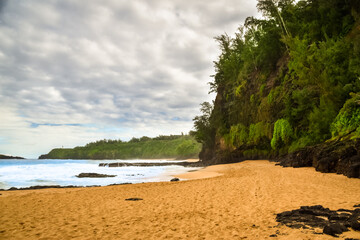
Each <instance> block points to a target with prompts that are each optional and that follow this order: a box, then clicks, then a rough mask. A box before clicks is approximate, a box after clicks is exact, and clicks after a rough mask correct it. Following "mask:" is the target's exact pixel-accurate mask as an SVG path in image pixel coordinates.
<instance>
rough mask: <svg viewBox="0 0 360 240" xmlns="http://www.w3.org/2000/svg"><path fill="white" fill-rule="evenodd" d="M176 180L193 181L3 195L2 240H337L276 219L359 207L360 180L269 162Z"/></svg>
mask: <svg viewBox="0 0 360 240" xmlns="http://www.w3.org/2000/svg"><path fill="white" fill-rule="evenodd" d="M178 177H179V178H181V179H194V180H189V181H180V182H162V183H144V184H135V185H120V186H107V187H94V188H76V189H66V188H65V189H43V190H23V191H7V192H0V193H1V194H2V195H0V239H166V238H167V239H339V238H334V237H331V236H327V235H316V234H313V231H310V230H307V229H291V228H288V227H286V226H279V225H278V223H277V222H276V221H275V217H276V216H275V214H276V213H280V212H283V211H287V210H293V209H297V208H299V207H300V206H304V205H307V206H309V205H318V204H320V205H323V206H324V207H328V208H330V209H334V210H336V209H339V208H346V209H353V208H352V207H353V205H355V204H359V203H360V179H349V178H347V177H345V176H342V175H336V174H324V173H319V172H315V170H314V169H313V168H297V169H295V168H282V167H280V166H275V164H274V163H270V162H268V161H245V162H242V163H237V164H228V165H218V166H211V167H208V168H206V169H202V170H200V171H198V172H191V173H187V174H185V175H179V176H178ZM196 178H201V179H196ZM127 198H142V199H143V200H140V201H125V199H127ZM272 234H276V235H277V237H270V235H272ZM346 237H352V238H360V232H355V231H351V232H346V233H344V234H343V235H341V237H340V239H344V238H346Z"/></svg>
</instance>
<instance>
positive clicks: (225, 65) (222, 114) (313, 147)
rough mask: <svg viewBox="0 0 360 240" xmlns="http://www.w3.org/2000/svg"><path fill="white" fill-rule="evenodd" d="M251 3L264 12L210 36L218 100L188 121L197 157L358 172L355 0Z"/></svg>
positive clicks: (359, 28) (359, 61) (359, 48)
mask: <svg viewBox="0 0 360 240" xmlns="http://www.w3.org/2000/svg"><path fill="white" fill-rule="evenodd" d="M257 6H258V9H259V11H261V12H262V13H263V18H262V19H256V18H254V17H249V18H247V19H246V21H245V23H244V25H243V26H241V27H240V28H239V30H238V32H237V33H236V34H235V37H234V38H231V37H229V36H228V35H226V34H225V35H221V36H219V37H217V38H216V40H217V41H218V42H219V45H220V49H221V51H222V52H221V54H220V56H219V57H218V59H217V60H216V61H215V62H214V63H215V74H214V80H213V82H211V91H214V92H216V94H217V95H216V99H215V101H214V102H213V104H209V103H203V104H202V108H201V111H202V112H203V115H201V116H197V117H196V118H195V119H194V127H195V131H194V133H193V134H194V136H195V137H196V139H197V140H198V141H200V142H201V143H203V148H202V150H201V152H200V159H202V160H203V161H204V162H205V163H208V164H214V163H228V162H238V161H241V160H244V159H260V158H270V159H276V160H278V161H280V162H281V164H282V165H284V166H298V167H300V166H314V167H316V169H317V170H319V171H323V172H338V173H342V174H345V175H347V176H349V177H350V176H351V177H360V176H359V173H356V172H357V171H358V167H357V166H358V165H359V164H360V157H359V155H360V148H359V144H358V142H359V138H360V67H359V66H360V24H359V23H360V20H359V15H360V14H359V12H360V11H359V9H360V7H359V6H360V4H359V2H358V1H342V0H331V1H327V0H318V1H298V2H297V3H295V2H294V1H289V0H280V1H272V0H259V1H258V5H257ZM344 149H345V150H344ZM346 149H347V150H346ZM326 155H328V158H326ZM299 156H300V157H299ZM299 158H305V159H306V160H304V161H305V162H306V163H303V164H299V163H296V162H299V161H300V159H299Z"/></svg>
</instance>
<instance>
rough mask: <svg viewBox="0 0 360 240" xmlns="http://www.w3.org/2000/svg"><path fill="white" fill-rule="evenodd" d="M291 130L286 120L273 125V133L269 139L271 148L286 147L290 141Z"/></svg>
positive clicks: (280, 120)
mask: <svg viewBox="0 0 360 240" xmlns="http://www.w3.org/2000/svg"><path fill="white" fill-rule="evenodd" d="M292 136H293V130H292V127H291V125H290V123H289V121H288V120H286V119H283V118H281V119H278V120H277V121H276V122H275V124H274V133H273V137H272V139H271V147H272V148H273V149H278V148H280V147H282V146H284V145H288V144H289V143H290V141H291V139H292Z"/></svg>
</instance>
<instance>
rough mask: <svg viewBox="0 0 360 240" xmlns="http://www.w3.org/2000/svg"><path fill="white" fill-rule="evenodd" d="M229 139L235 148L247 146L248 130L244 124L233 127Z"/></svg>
mask: <svg viewBox="0 0 360 240" xmlns="http://www.w3.org/2000/svg"><path fill="white" fill-rule="evenodd" d="M228 139H229V140H230V144H231V145H232V146H234V147H240V146H241V145H243V144H245V143H246V142H247V139H248V129H247V127H245V126H244V125H243V124H237V125H234V126H231V128H230V132H229V136H228Z"/></svg>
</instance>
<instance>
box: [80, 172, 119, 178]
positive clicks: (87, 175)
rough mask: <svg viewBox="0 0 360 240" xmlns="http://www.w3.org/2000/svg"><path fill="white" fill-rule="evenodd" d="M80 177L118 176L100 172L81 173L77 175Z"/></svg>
mask: <svg viewBox="0 0 360 240" xmlns="http://www.w3.org/2000/svg"><path fill="white" fill-rule="evenodd" d="M76 177H78V178H108V177H116V175H107V174H100V173H80V174H79V175H76Z"/></svg>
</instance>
